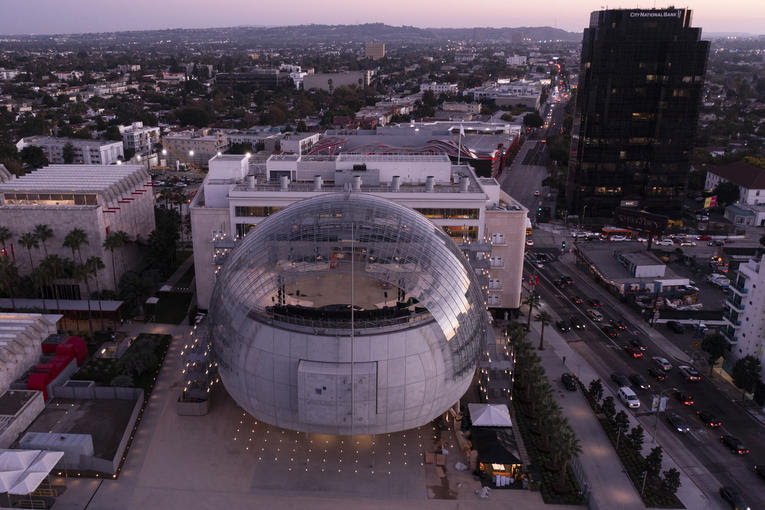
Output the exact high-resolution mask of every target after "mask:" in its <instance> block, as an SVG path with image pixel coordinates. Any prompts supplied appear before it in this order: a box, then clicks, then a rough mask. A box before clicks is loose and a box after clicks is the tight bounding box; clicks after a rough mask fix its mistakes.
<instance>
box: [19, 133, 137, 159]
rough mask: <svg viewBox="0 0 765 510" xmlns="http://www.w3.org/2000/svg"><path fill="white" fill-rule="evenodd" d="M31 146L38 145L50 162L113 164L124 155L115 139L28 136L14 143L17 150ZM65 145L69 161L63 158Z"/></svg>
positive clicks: (119, 143) (121, 146)
mask: <svg viewBox="0 0 765 510" xmlns="http://www.w3.org/2000/svg"><path fill="white" fill-rule="evenodd" d="M33 146H34V147H40V148H41V149H42V150H43V152H44V153H45V157H46V158H48V162H49V163H52V164H60V163H72V164H79V165H113V164H115V163H117V161H118V160H119V159H120V158H122V157H124V156H125V154H124V150H123V145H122V142H115V141H106V140H83V139H81V138H54V137H52V136H28V137H26V138H22V139H21V140H19V141H18V143H16V149H18V151H19V152H21V150H22V149H23V148H24V147H33ZM65 147H71V151H72V160H71V161H65V160H64V148H65Z"/></svg>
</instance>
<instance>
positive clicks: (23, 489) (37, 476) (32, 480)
mask: <svg viewBox="0 0 765 510" xmlns="http://www.w3.org/2000/svg"><path fill="white" fill-rule="evenodd" d="M46 476H48V473H47V472H46V473H34V472H31V471H26V472H24V476H22V477H21V479H19V480H18V481H17V482H16V484H15V485H14V486H13V487H11V488H10V489H8V494H16V495H20V496H25V495H27V494H30V493H32V492H34V491H35V490H36V489H37V487H39V486H40V484H41V483H42V481H43V480H45V477H46Z"/></svg>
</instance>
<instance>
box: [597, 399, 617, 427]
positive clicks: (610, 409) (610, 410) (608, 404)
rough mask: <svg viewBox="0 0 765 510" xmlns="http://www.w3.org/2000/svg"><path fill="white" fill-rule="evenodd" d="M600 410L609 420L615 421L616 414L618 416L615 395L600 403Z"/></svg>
mask: <svg viewBox="0 0 765 510" xmlns="http://www.w3.org/2000/svg"><path fill="white" fill-rule="evenodd" d="M600 410H601V412H602V413H603V415H604V416H605V417H606V419H607V420H608V421H609V422H613V421H614V416H616V404H615V403H614V397H606V398H604V399H603V403H602V404H601V405H600Z"/></svg>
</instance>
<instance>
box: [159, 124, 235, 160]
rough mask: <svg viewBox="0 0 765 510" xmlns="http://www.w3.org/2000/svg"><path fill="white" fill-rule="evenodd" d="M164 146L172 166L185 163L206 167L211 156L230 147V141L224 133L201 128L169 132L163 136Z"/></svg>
mask: <svg viewBox="0 0 765 510" xmlns="http://www.w3.org/2000/svg"><path fill="white" fill-rule="evenodd" d="M162 146H163V147H164V149H165V150H166V151H167V164H168V165H170V166H172V165H178V164H180V163H183V164H192V165H195V166H198V167H206V166H207V162H208V161H209V160H210V158H212V157H213V156H216V155H217V154H218V153H219V152H223V151H225V150H226V149H227V148H228V146H229V142H228V138H227V137H226V135H225V134H224V133H221V132H218V131H212V130H210V129H200V130H198V131H194V130H189V131H178V132H175V133H168V134H166V135H165V136H163V137H162Z"/></svg>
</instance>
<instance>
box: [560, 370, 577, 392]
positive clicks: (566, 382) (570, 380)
mask: <svg viewBox="0 0 765 510" xmlns="http://www.w3.org/2000/svg"><path fill="white" fill-rule="evenodd" d="M560 382H561V383H563V387H564V388H566V389H567V390H568V391H576V379H574V376H573V375H571V374H569V373H568V372H564V373H563V374H561V376H560Z"/></svg>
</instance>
